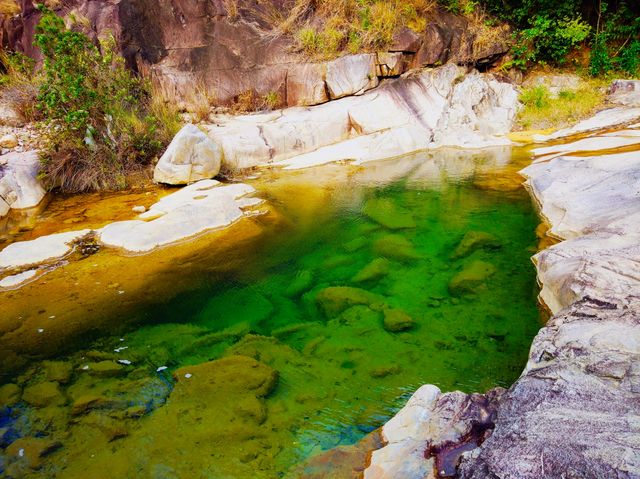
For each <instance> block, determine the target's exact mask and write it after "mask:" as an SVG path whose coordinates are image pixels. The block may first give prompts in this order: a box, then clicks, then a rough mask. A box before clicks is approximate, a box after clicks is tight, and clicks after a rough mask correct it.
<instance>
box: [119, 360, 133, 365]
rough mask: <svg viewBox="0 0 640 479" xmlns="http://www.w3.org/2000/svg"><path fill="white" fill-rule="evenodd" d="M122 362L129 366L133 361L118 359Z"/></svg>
mask: <svg viewBox="0 0 640 479" xmlns="http://www.w3.org/2000/svg"><path fill="white" fill-rule="evenodd" d="M117 362H119V363H120V364H126V365H127V366H129V365H130V364H131V361H129V360H128V359H118V361H117Z"/></svg>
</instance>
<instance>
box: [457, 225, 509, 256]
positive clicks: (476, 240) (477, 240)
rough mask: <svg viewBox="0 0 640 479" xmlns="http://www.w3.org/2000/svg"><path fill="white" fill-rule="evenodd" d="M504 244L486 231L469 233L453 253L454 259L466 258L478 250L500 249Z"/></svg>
mask: <svg viewBox="0 0 640 479" xmlns="http://www.w3.org/2000/svg"><path fill="white" fill-rule="evenodd" d="M501 246H502V243H501V242H500V240H499V239H498V238H496V237H495V236H494V235H492V234H491V233H487V232H485V231H467V232H466V233H465V234H464V237H463V238H462V240H461V241H460V243H458V246H456V249H455V250H454V251H453V255H452V258H454V259H456V258H464V257H466V256H469V255H470V254H471V253H473V252H474V251H476V250H478V249H483V248H486V249H495V248H500V247H501Z"/></svg>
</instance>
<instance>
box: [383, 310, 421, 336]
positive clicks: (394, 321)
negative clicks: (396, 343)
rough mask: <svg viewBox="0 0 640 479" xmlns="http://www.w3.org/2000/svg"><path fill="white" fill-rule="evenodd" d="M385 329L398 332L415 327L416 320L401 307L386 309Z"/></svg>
mask: <svg viewBox="0 0 640 479" xmlns="http://www.w3.org/2000/svg"><path fill="white" fill-rule="evenodd" d="M383 324H384V329H386V330H387V331H389V332H390V333H397V332H400V331H406V330H408V329H411V328H413V326H414V325H415V321H414V320H413V318H412V317H411V316H409V315H408V314H407V313H405V312H404V311H402V310H400V309H385V310H384V323H383Z"/></svg>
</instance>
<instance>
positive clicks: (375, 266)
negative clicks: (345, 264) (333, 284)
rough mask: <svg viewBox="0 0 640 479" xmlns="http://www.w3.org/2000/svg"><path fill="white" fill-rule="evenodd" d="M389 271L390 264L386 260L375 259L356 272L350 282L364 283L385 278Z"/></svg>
mask: <svg viewBox="0 0 640 479" xmlns="http://www.w3.org/2000/svg"><path fill="white" fill-rule="evenodd" d="M390 270H391V262H390V261H389V260H388V259H387V258H376V259H374V260H372V261H371V262H370V263H369V264H367V265H366V266H365V267H364V268H362V269H361V270H360V271H358V272H357V273H356V274H355V275H354V276H353V278H351V281H353V282H354V283H364V282H366V281H374V280H377V279H380V278H383V277H385V276H386V275H387V274H389V271H390Z"/></svg>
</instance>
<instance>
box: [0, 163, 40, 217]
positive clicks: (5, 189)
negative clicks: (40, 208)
mask: <svg viewBox="0 0 640 479" xmlns="http://www.w3.org/2000/svg"><path fill="white" fill-rule="evenodd" d="M3 160H4V161H3V163H4V166H0V200H1V201H2V202H3V203H4V204H7V205H9V206H10V207H11V208H14V209H23V208H32V207H34V206H37V205H38V203H40V201H42V198H44V195H45V194H46V191H45V189H44V188H43V187H42V184H41V183H40V181H39V180H38V173H39V172H40V159H39V158H38V152H37V151H27V152H24V153H16V152H14V153H9V154H7V155H4V156H3ZM3 210H6V206H3V205H2V204H0V216H2V211H3ZM5 214H6V211H5Z"/></svg>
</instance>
